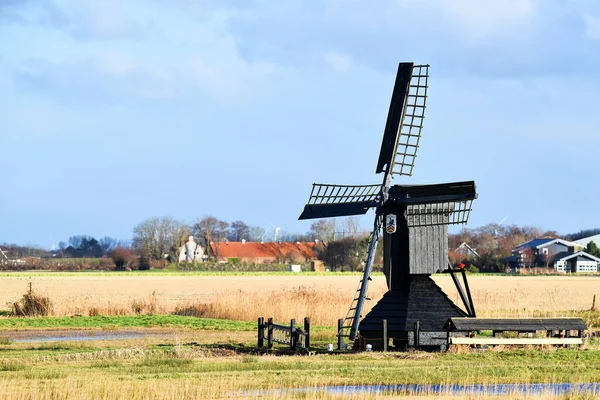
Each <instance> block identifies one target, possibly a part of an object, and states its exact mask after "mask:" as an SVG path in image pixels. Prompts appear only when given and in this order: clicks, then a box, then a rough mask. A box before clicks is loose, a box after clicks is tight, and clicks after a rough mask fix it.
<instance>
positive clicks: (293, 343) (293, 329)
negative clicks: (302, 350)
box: [290, 319, 297, 350]
mask: <svg viewBox="0 0 600 400" xmlns="http://www.w3.org/2000/svg"><path fill="white" fill-rule="evenodd" d="M296 340H297V337H296V320H295V319H292V320H291V321H290V349H292V350H295V349H296Z"/></svg>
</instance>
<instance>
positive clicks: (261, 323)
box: [258, 317, 265, 349]
mask: <svg viewBox="0 0 600 400" xmlns="http://www.w3.org/2000/svg"><path fill="white" fill-rule="evenodd" d="M264 346H265V319H264V318H263V317H258V348H259V349H262V348H263V347H264Z"/></svg>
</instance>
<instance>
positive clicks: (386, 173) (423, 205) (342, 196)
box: [300, 63, 477, 347]
mask: <svg viewBox="0 0 600 400" xmlns="http://www.w3.org/2000/svg"><path fill="white" fill-rule="evenodd" d="M428 78H429V65H415V64H414V63H400V65H399V66H398V73H397V75H396V82H395V85H394V91H393V93H392V100H391V104H390V109H389V113H388V117H387V122H386V126H385V132H384V135H383V142H382V144H381V151H380V153H379V161H378V162H377V169H376V172H377V173H382V172H383V182H382V184H380V185H330V184H313V188H312V192H311V195H310V198H309V200H308V204H306V206H305V207H304V211H303V212H302V215H301V216H300V219H311V218H326V217H340V216H349V215H359V214H365V213H366V212H367V211H368V210H369V209H371V208H372V209H374V210H375V222H374V226H373V231H372V233H371V237H370V243H369V251H368V255H367V260H366V263H365V270H364V275H363V277H362V279H361V281H360V284H359V287H358V290H357V294H356V296H355V298H354V300H353V303H352V305H351V307H350V310H349V312H348V314H347V316H346V319H345V320H344V324H343V328H342V330H341V331H340V332H339V335H340V336H345V337H348V338H349V339H350V340H352V341H354V340H355V339H357V337H358V335H359V333H360V337H361V338H362V339H363V343H367V342H369V341H371V342H372V343H377V342H378V340H379V339H381V338H382V333H383V331H382V321H383V320H387V329H388V337H390V338H394V344H395V345H396V346H397V347H406V346H407V345H408V344H409V337H410V335H411V332H413V331H414V327H415V324H416V323H417V324H418V326H419V327H420V330H421V331H422V332H441V331H443V328H442V327H443V325H444V323H445V322H446V321H447V320H448V318H451V317H465V316H475V311H474V308H473V304H472V301H471V298H470V295H468V286H466V289H467V294H465V291H464V290H463V289H462V285H461V284H460V283H459V281H458V279H457V277H456V275H455V274H454V272H456V271H452V272H453V273H452V277H453V279H454V283H455V284H456V286H457V288H458V291H459V294H460V296H461V298H462V300H463V303H464V308H465V311H463V310H462V309H461V308H459V307H458V306H457V305H455V304H454V303H453V302H452V301H451V300H450V299H449V298H448V296H447V295H446V294H445V293H444V292H443V291H442V290H441V288H440V287H438V286H437V285H436V284H435V282H434V281H433V280H432V279H431V277H430V275H431V274H433V273H437V272H443V271H448V270H451V268H449V263H448V225H450V224H462V223H466V222H467V219H468V217H469V214H470V211H471V207H472V203H473V200H474V199H475V198H476V197H477V194H476V191H475V183H474V182H473V181H467V182H455V183H443V184H431V185H393V186H391V180H392V177H393V176H394V175H400V176H403V175H405V176H411V175H412V170H413V167H414V164H415V158H416V155H417V150H418V148H419V139H420V138H421V130H422V127H423V118H424V115H425V104H426V99H427V88H428ZM384 222H385V230H384V232H383V252H384V273H385V278H386V282H387V286H388V289H389V291H388V292H387V293H386V294H385V295H384V296H383V298H382V299H381V300H380V301H379V302H378V303H377V304H376V305H375V306H374V307H373V308H372V310H371V311H370V312H369V313H368V314H367V315H366V316H364V318H362V315H361V313H362V310H363V306H364V301H365V300H369V299H367V297H366V294H367V288H368V283H369V281H370V280H371V278H370V274H371V267H372V265H373V260H374V257H375V250H376V247H377V242H378V238H379V235H380V231H381V228H382V225H383V224H384ZM463 279H464V284H465V285H467V282H466V277H465V275H464V273H463ZM361 318H362V319H361ZM438 336H439V335H438ZM423 344H424V343H423Z"/></svg>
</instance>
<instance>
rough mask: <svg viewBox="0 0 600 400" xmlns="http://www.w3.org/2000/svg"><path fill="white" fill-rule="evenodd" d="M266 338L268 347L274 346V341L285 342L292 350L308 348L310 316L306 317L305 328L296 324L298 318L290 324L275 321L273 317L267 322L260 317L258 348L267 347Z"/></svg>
mask: <svg viewBox="0 0 600 400" xmlns="http://www.w3.org/2000/svg"><path fill="white" fill-rule="evenodd" d="M265 338H266V339H267V349H268V350H271V349H272V348H273V343H279V344H285V345H288V346H289V347H290V349H291V350H296V349H297V348H302V349H308V348H309V347H310V318H308V317H306V318H304V330H302V329H300V328H298V327H297V326H296V320H295V319H292V320H291V321H290V324H289V325H281V324H275V323H273V318H269V319H268V320H267V323H265V319H264V318H263V317H260V318H258V343H257V344H258V348H259V349H262V348H264V347H265Z"/></svg>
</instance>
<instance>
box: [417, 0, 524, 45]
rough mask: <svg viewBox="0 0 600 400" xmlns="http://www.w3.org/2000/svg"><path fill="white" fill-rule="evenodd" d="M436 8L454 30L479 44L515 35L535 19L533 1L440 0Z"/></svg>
mask: <svg viewBox="0 0 600 400" xmlns="http://www.w3.org/2000/svg"><path fill="white" fill-rule="evenodd" d="M432 3H437V6H438V7H436V8H437V9H438V10H440V11H441V12H442V13H443V14H444V15H445V17H446V20H447V22H448V23H449V24H450V25H451V26H452V27H453V29H454V30H455V31H456V32H457V33H458V34H460V35H461V36H463V37H464V38H466V39H470V40H472V41H477V40H478V39H482V38H485V37H488V36H491V35H500V36H504V35H511V34H515V33H517V32H515V30H517V28H519V27H525V26H526V25H525V24H526V23H527V21H529V20H530V19H531V17H533V16H534V13H535V4H534V1H533V0H495V1H481V0H438V1H435V2H429V3H428V4H432Z"/></svg>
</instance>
